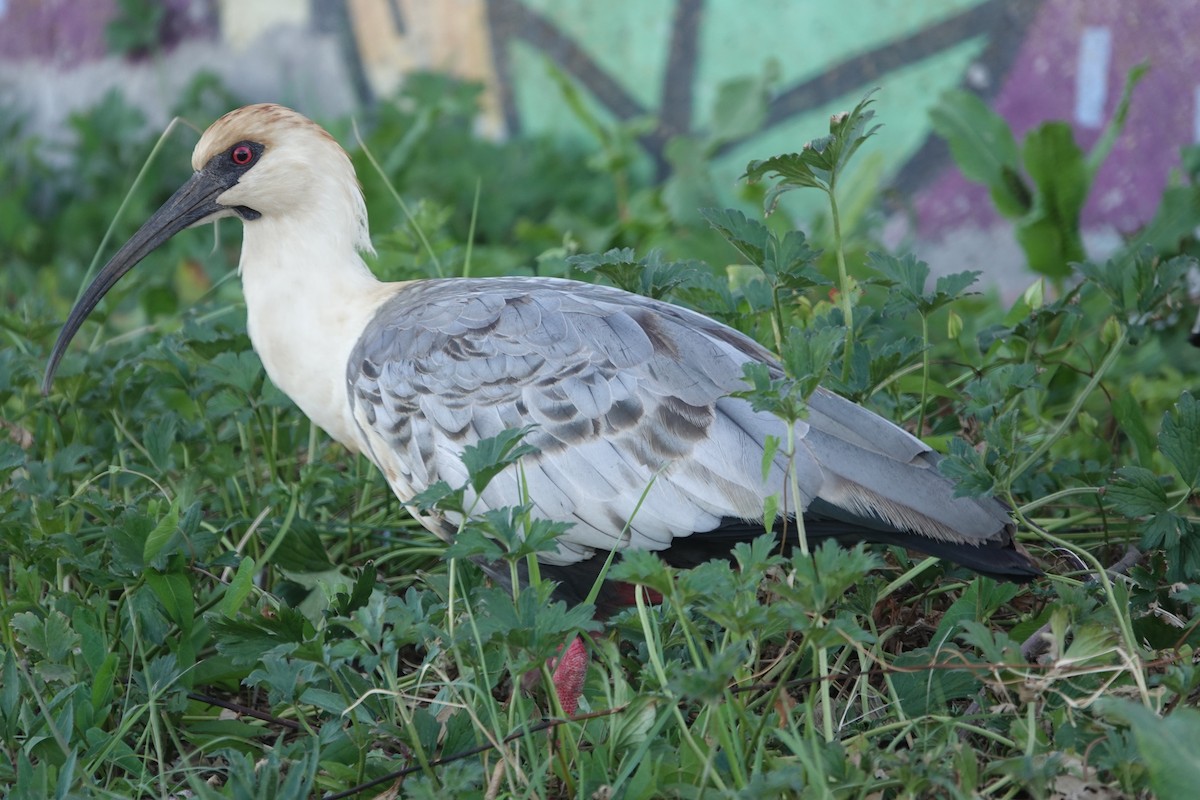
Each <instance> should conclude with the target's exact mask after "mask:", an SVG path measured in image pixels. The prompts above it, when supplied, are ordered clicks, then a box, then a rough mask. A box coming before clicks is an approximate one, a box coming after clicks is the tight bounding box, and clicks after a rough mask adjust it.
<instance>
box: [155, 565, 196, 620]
mask: <svg viewBox="0 0 1200 800" xmlns="http://www.w3.org/2000/svg"><path fill="white" fill-rule="evenodd" d="M144 577H145V579H146V585H147V586H149V587H150V591H152V592H154V596H155V597H157V598H158V602H160V603H162V606H163V608H164V609H165V610H166V612H167V616H168V617H169V618H170V620H171V621H172V622H174V623H175V624H176V625H177V626H178V627H179V629H180V630H181V631H183V632H184V633H185V634H186V633H187V632H188V631H190V630H191V629H192V623H193V622H194V621H195V618H196V600H195V597H194V595H193V592H192V584H191V582H189V581H188V579H187V576H185V575H183V574H182V573H179V572H166V573H163V572H159V571H158V570H153V569H150V570H146V572H145V573H144Z"/></svg>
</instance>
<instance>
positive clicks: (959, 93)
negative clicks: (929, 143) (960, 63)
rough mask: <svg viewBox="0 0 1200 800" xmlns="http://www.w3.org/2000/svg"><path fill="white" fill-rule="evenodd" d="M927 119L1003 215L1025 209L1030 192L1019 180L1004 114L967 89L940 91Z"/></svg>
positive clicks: (1014, 146) (1014, 145)
mask: <svg viewBox="0 0 1200 800" xmlns="http://www.w3.org/2000/svg"><path fill="white" fill-rule="evenodd" d="M929 119H930V123H931V124H932V125H933V129H934V130H935V131H937V133H938V135H939V136H941V137H942V138H943V139H945V140H946V143H947V144H948V145H950V155H951V156H952V157H953V158H954V163H955V164H957V165H958V168H959V169H960V170H961V171H962V174H963V175H964V176H965V177H966V178H967V179H968V180H972V181H975V182H976V183H982V184H983V185H984V186H986V187H988V191H989V192H990V193H991V196H992V202H993V203H995V204H996V208H997V209H998V210H999V211H1000V213H1001V214H1003V215H1004V216H1006V217H1019V216H1021V215H1023V214H1025V213H1026V212H1028V211H1029V208H1030V192H1029V190H1028V188H1027V187H1025V185H1024V183H1023V182H1022V181H1021V178H1020V173H1019V162H1018V160H1017V141H1016V139H1015V138H1014V137H1013V133H1012V129H1011V128H1009V127H1008V123H1007V122H1005V121H1004V118H1003V117H1001V116H1000V115H999V114H997V113H996V112H995V111H992V110H991V109H990V108H988V107H987V104H985V103H984V102H983V100H981V99H979V97H977V96H976V95H974V94H971V93H970V92H966V91H963V90H961V89H951V90H949V91H947V92H943V93H942V96H941V97H940V98H939V99H938V103H937V105H935V106H934V107H933V108H932V109H931V110H930V112H929Z"/></svg>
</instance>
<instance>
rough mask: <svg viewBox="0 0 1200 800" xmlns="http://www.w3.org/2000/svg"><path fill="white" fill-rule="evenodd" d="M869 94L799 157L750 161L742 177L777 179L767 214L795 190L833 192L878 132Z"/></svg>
mask: <svg viewBox="0 0 1200 800" xmlns="http://www.w3.org/2000/svg"><path fill="white" fill-rule="evenodd" d="M872 94H874V92H873V91H872V92H870V93H868V94H867V96H866V97H864V98H863V99H862V100H861V101H859V103H858V105H856V106H855V107H854V109H853V110H852V111H849V112H847V113H843V114H834V115H833V116H831V117H830V118H829V135H828V136H823V137H821V138H820V139H813V140H812V141H811V142H807V143H806V144H805V145H804V148H803V149H802V150H801V151H800V152H799V153H787V154H784V155H778V156H775V157H773V158H768V159H764V160H761V161H751V162H750V163H749V164H748V165H747V166H746V172H745V174H744V175H743V177H745V178H747V179H748V180H750V181H751V182H754V181H758V180H762V179H763V178H774V179H776V183H775V185H774V186H772V187H771V189H770V190H768V191H767V193H766V196H765V197H764V198H763V208H764V209H765V211H766V213H767V214H770V213H771V212H772V211H774V210H775V206H776V205H777V204H778V203H779V198H780V196H781V195H783V194H784V193H785V192H789V191H791V190H793V189H800V188H812V189H821V190H822V191H825V192H828V191H831V189H832V187H833V184H834V183H835V181H836V178H837V176H838V174H840V173H841V172H842V170H843V169H844V168H845V166H846V164H847V163H849V161H850V159H851V158H852V157H853V156H854V154H855V153H856V152H857V151H858V149H859V148H860V147H862V145H863V143H864V142H865V141H866V140H867V139H869V138H870V137H871V136H874V135H875V133H876V131H878V130H879V126H878V125H871V124H870V122H871V120H872V119H873V118H874V117H875V112H874V111H872V110H870V108H868V107H869V106H870V105H871V103H873V102H874V100H872V99H871V95H872Z"/></svg>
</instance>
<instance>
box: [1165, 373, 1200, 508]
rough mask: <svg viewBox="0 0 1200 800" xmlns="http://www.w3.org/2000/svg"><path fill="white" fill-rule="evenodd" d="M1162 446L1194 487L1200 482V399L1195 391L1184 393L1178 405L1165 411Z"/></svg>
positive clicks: (1167, 455)
mask: <svg viewBox="0 0 1200 800" xmlns="http://www.w3.org/2000/svg"><path fill="white" fill-rule="evenodd" d="M1158 447H1159V449H1160V450H1161V451H1162V454H1163V455H1164V456H1166V457H1167V460H1168V461H1170V462H1171V463H1172V464H1173V465H1174V466H1175V469H1177V470H1179V476H1180V477H1181V478H1183V482H1184V483H1185V484H1187V485H1188V486H1189V487H1191V488H1193V489H1194V488H1196V486H1197V485H1198V484H1200V402H1197V401H1196V398H1195V397H1193V396H1192V394H1191V392H1184V393H1183V394H1181V395H1180V396H1179V401H1178V402H1177V403H1176V404H1175V407H1174V408H1173V409H1171V410H1170V411H1168V412H1167V413H1166V414H1165V415H1163V421H1162V427H1161V428H1160V430H1159V432H1158Z"/></svg>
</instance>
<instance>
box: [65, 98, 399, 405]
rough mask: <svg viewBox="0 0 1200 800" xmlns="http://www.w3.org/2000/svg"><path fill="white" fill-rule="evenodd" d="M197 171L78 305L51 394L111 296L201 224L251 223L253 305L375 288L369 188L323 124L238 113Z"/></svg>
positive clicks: (214, 130)
mask: <svg viewBox="0 0 1200 800" xmlns="http://www.w3.org/2000/svg"><path fill="white" fill-rule="evenodd" d="M192 166H193V167H194V168H195V170H196V172H195V173H194V174H193V175H192V177H191V178H189V179H188V181H187V182H186V183H185V184H184V185H183V186H181V187H179V190H178V191H176V192H175V194H173V195H172V196H171V198H170V199H169V200H167V202H165V203H163V205H162V207H161V208H159V209H158V210H157V211H155V212H154V214H153V215H152V216H151V217H150V219H148V220H146V222H145V223H143V225H142V226H141V227H140V228H139V229H138V231H137V233H135V234H134V235H133V236H132V237H130V239H129V241H127V242H126V243H125V244H124V245H122V246H121V248H120V249H119V250H118V251H117V253H116V254H115V255H114V256H113V257H112V259H111V260H110V261H109V262H108V263H107V264H106V265H105V266H104V268H103V269H102V270H100V272H99V273H98V274H97V275H96V278H95V280H93V281H92V283H91V284H90V285H89V286H88V288H87V289H86V290H84V292H83V294H82V295H81V296H80V298H79V300H78V302H76V304H75V307H74V308H73V309H72V310H71V314H70V316H69V317H68V318H67V321H66V323H65V324H64V325H63V329H62V331H61V332H60V333H59V336H58V341H57V342H55V345H54V350H53V351H52V352H51V355H50V363H49V365H48V366H47V367H46V376H45V378H44V379H43V391H46V392H49V390H50V382H51V381H52V380H53V378H54V371H55V369H56V368H57V366H58V363H59V359H61V358H62V355H63V353H65V352H66V348H67V345H68V344H70V342H71V338H72V337H73V336H74V335H75V332H76V331H78V330H79V326H80V325H82V324H83V321H84V319H86V318H87V315H88V314H89V313H91V311H92V309H93V308H95V307H96V304H97V303H99V302H100V299H101V298H102V297H104V295H105V293H106V292H108V290H109V289H111V288H112V287H113V286H115V285H116V283H117V281H119V280H120V279H121V277H122V276H123V275H125V274H126V273H127V272H129V271H130V270H131V269H133V267H134V266H135V265H136V264H138V262H140V261H141V260H142V259H143V258H145V257H146V256H147V255H148V254H149V253H150V252H152V251H153V250H154V249H155V248H157V247H158V246H160V245H161V244H162V243H163V242H165V241H167V240H168V239H170V238H171V237H172V236H174V235H175V234H176V233H178V232H179V231H182V230H184V229H185V228H189V227H191V226H193V225H199V224H202V223H205V222H212V221H213V220H216V219H220V218H221V217H230V216H237V217H240V218H241V219H242V220H243V221H244V222H245V225H246V231H245V236H243V238H242V262H241V266H240V268H241V271H242V275H243V278H245V279H246V281H245V285H246V293H247V298H248V300H249V297H250V295H251V294H252V292H255V291H256V292H257V293H258V295H259V296H261V297H263V298H266V299H265V300H264V304H266V303H268V302H275V303H285V302H286V299H285V294H286V291H287V290H288V289H289V287H292V286H294V285H303V286H305V287H307V291H308V292H309V293H310V294H311V295H312V296H313V297H315V298H317V299H318V300H320V299H327V298H328V296H329V295H330V294H331V293H333V292H335V291H338V287H342V290H344V291H350V292H351V293H352V292H353V290H352V289H350V288H347V287H352V286H356V287H360V288H361V287H367V288H366V289H364V291H369V290H370V289H371V287H373V286H374V285H375V283H376V282H375V279H374V276H372V275H371V274H370V271H369V270H368V269H367V267H366V265H365V264H363V261H362V259H361V258H360V257H359V256H358V253H357V252H355V251H364V252H370V251H371V239H370V235H369V234H368V231H367V208H366V204H365V203H364V202H363V196H362V188H361V187H360V186H359V184H358V178H357V177H356V176H355V174H354V167H353V165H352V164H351V163H350V158H349V156H347V155H346V151H344V150H342V148H341V147H339V146H338V143H337V142H335V141H334V140H333V137H332V136H330V135H329V134H328V133H326V132H325V130H324V129H323V128H322V127H321V126H320V125H317V124H316V123H315V122H313V121H312V120H310V119H308V118H307V117H304V116H302V115H300V114H297V113H296V112H295V111H292V110H291V109H288V108H284V107H283V106H277V105H271V104H266V103H264V104H261V105H255V106H246V107H245V108H239V109H237V110H236V111H231V112H229V113H228V114H226V115H225V116H223V117H221V118H220V119H219V120H217V121H216V122H214V123H213V124H212V126H210V127H209V129H208V130H207V131H205V132H204V135H203V136H201V137H200V142H199V143H198V144H197V145H196V149H195V151H194V152H193V153H192ZM247 265H250V266H249V267H248V266H247ZM248 269H249V270H250V272H252V273H253V275H251V274H248V272H247V270H248ZM252 282H254V283H255V288H254V289H252V287H251V285H250V284H251V283H252ZM253 327H254V320H253V319H251V328H253Z"/></svg>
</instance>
